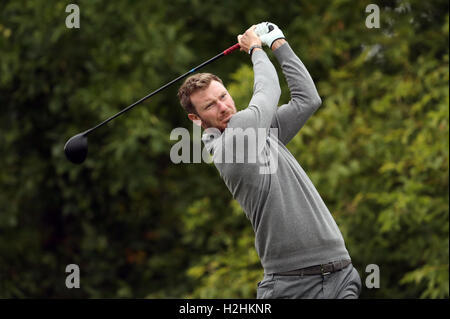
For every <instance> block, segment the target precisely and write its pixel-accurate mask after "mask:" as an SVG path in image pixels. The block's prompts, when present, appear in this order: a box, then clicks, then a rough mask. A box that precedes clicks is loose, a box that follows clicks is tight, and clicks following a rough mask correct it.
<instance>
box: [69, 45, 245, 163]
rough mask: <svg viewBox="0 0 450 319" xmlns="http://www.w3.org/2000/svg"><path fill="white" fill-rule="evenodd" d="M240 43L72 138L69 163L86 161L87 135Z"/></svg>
mask: <svg viewBox="0 0 450 319" xmlns="http://www.w3.org/2000/svg"><path fill="white" fill-rule="evenodd" d="M239 48H240V46H239V43H236V44H235V45H233V46H231V47H229V48H228V49H226V50H224V51H223V52H221V53H219V54H218V55H216V56H215V57H213V58H211V59H209V60H208V61H205V62H203V63H202V64H200V65H198V66H197V67H195V68H193V69H191V70H190V71H189V72H186V73H185V74H183V75H180V76H179V77H177V78H176V79H174V80H172V81H170V82H169V83H167V84H165V85H163V86H161V87H160V88H159V89H157V90H156V91H153V92H152V93H150V94H148V95H147V96H144V97H143V98H141V99H140V100H138V101H136V102H134V103H133V104H131V105H130V106H128V107H126V108H124V109H123V110H122V111H120V112H118V113H117V114H115V115H113V116H111V117H110V118H108V119H106V120H105V121H103V122H102V123H100V124H98V125H96V126H94V127H92V128H90V129H88V130H87V131H84V132H83V133H79V134H77V135H74V136H72V137H71V138H70V139H69V140H68V141H67V143H66V145H64V153H65V154H66V157H67V159H68V160H69V161H71V162H72V163H75V164H81V163H83V162H84V160H85V159H86V156H87V152H88V140H87V135H88V134H90V133H91V132H92V131H94V130H96V129H98V128H99V127H100V126H103V125H105V124H106V123H108V122H109V121H112V120H113V119H115V118H116V117H118V116H119V115H122V114H123V113H125V112H126V111H129V110H130V109H132V108H133V107H135V106H136V105H138V104H139V103H142V102H144V101H145V100H146V99H148V98H149V97H151V96H153V95H155V94H156V93H159V92H161V91H162V90H164V89H165V88H167V87H169V86H170V85H172V84H174V83H175V82H177V81H179V80H181V79H182V78H184V77H186V76H188V75H189V74H192V73H194V72H195V71H197V70H198V69H200V68H202V67H204V66H206V65H208V64H209V63H211V62H213V61H215V60H217V59H218V58H220V57H222V56H224V55H228V54H230V53H231V52H233V51H235V50H237V49H239Z"/></svg>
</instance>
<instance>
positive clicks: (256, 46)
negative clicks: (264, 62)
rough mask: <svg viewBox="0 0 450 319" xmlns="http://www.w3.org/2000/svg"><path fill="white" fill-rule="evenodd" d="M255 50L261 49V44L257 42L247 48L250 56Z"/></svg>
mask: <svg viewBox="0 0 450 319" xmlns="http://www.w3.org/2000/svg"><path fill="white" fill-rule="evenodd" d="M255 50H262V46H261V45H259V44H254V45H252V46H251V47H250V49H249V50H248V54H250V56H252V54H253V52H254V51H255Z"/></svg>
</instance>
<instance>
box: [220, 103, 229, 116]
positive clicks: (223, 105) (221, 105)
mask: <svg viewBox="0 0 450 319" xmlns="http://www.w3.org/2000/svg"><path fill="white" fill-rule="evenodd" d="M227 109H228V107H227V105H226V104H225V103H223V102H220V101H219V110H220V112H221V113H223V112H225V111H226V110H227Z"/></svg>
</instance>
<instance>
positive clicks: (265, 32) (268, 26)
mask: <svg viewBox="0 0 450 319" xmlns="http://www.w3.org/2000/svg"><path fill="white" fill-rule="evenodd" d="M255 33H256V35H257V36H258V37H259V38H260V40H261V42H262V43H264V44H265V45H267V46H268V47H269V48H272V44H273V43H274V42H275V40H278V39H285V37H284V34H283V32H281V30H280V28H278V26H277V25H276V24H273V23H271V22H261V23H259V24H257V25H256V28H255Z"/></svg>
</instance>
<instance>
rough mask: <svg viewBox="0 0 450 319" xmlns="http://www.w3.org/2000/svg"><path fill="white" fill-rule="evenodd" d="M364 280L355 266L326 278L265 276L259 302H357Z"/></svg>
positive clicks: (258, 297) (259, 289)
mask: <svg viewBox="0 0 450 319" xmlns="http://www.w3.org/2000/svg"><path fill="white" fill-rule="evenodd" d="M361 287H362V284H361V278H360V277H359V274H358V271H357V270H356V269H355V268H354V267H353V265H352V264H350V265H348V266H347V267H345V268H344V269H342V270H340V271H337V272H335V273H332V274H327V275H323V276H322V275H312V276H280V275H273V274H264V278H263V280H262V281H260V282H259V283H258V290H257V295H256V298H257V299H357V298H358V297H359V295H360V293H361Z"/></svg>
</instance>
